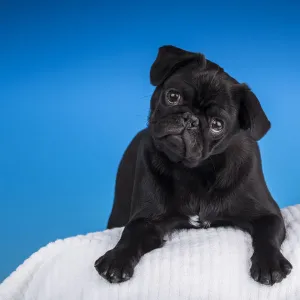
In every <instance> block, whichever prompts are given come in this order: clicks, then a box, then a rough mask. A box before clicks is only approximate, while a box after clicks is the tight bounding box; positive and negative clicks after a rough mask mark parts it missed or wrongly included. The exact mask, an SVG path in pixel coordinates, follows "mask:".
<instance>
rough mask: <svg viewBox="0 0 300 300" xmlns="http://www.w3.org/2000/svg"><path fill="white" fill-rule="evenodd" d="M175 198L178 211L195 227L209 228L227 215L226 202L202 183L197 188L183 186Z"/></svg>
mask: <svg viewBox="0 0 300 300" xmlns="http://www.w3.org/2000/svg"><path fill="white" fill-rule="evenodd" d="M175 199H176V201H175V203H176V204H175V206H176V208H175V209H176V212H177V213H178V214H180V215H181V216H182V217H183V218H185V219H186V220H187V221H188V224H189V226H190V227H193V228H209V227H210V226H211V225H212V224H213V223H214V222H216V221H218V220H220V219H222V218H223V217H224V216H225V215H226V210H227V209H226V204H225V203H224V202H223V201H222V200H221V199H218V198H216V197H214V194H213V193H209V192H208V191H207V190H206V189H205V187H203V186H201V185H199V186H198V188H197V189H196V190H191V189H187V188H186V187H184V186H182V187H181V188H179V189H178V190H177V195H176V197H175Z"/></svg>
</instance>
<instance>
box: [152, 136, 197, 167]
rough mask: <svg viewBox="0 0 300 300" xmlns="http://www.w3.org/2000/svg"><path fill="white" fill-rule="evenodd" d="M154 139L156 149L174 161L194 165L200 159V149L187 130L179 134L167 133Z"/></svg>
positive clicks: (188, 165)
mask: <svg viewBox="0 0 300 300" xmlns="http://www.w3.org/2000/svg"><path fill="white" fill-rule="evenodd" d="M155 140H156V146H157V149H158V150H159V151H161V152H163V153H164V154H165V155H166V156H167V157H168V158H169V160H170V161H172V162H174V163H182V164H183V165H186V166H187V167H194V166H196V165H197V164H198V163H199V161H200V160H201V150H200V149H198V147H196V145H195V144H196V143H195V141H194V139H193V138H192V137H191V135H190V133H189V132H188V131H184V132H183V133H181V134H167V135H165V136H163V137H160V138H156V139H155Z"/></svg>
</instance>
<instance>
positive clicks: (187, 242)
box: [0, 205, 300, 300]
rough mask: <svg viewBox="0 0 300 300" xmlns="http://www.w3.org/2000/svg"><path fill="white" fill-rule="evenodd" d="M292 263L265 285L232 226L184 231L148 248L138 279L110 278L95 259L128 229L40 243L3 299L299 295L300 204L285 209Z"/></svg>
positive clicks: (229, 299)
mask: <svg viewBox="0 0 300 300" xmlns="http://www.w3.org/2000/svg"><path fill="white" fill-rule="evenodd" d="M282 213H283V216H284V219H285V222H286V227H287V238H286V240H285V242H284V244H283V246H282V250H283V253H284V255H285V256H286V258H287V259H288V260H289V261H290V262H291V263H292V264H293V270H292V273H291V274H290V275H289V276H288V277H287V278H286V279H285V280H283V281H282V282H281V283H279V284H275V285H274V286H272V287H270V286H264V285H261V284H259V283H257V282H255V281H254V280H252V278H251V277H250V275H249V268H250V257H251V255H252V246H251V238H250V236H249V235H248V234H245V233H243V232H242V231H240V230H235V229H233V228H228V229H225V228H218V229H215V228H210V229H206V230H203V229H202V230H199V229H198V230H197V229H192V230H183V231H180V232H177V233H174V234H173V235H172V238H170V239H168V241H167V242H166V244H165V246H164V247H163V248H160V249H157V250H155V251H153V252H150V253H148V254H146V255H145V256H144V257H143V258H142V259H141V261H140V263H139V264H138V265H137V267H136V269H135V273H134V276H133V278H132V279H131V280H129V281H127V282H124V283H121V284H109V283H108V282H107V281H105V280H104V279H103V278H102V277H100V276H99V275H98V273H97V272H96V270H95V269H94V266H93V265H94V261H95V260H96V259H97V258H98V257H99V256H100V255H102V254H104V253H105V252H106V251H107V250H109V249H111V248H112V247H113V246H114V245H115V244H116V243H117V241H118V239H119V237H120V234H121V232H122V228H117V229H113V230H106V231H104V232H97V233H91V234H88V235H86V236H76V237H72V238H68V239H65V240H58V241H56V242H55V243H50V244H48V245H47V246H46V247H44V248H41V249H40V250H39V251H38V252H36V253H35V254H33V255H32V256H31V257H30V258H29V259H27V260H26V261H25V262H24V264H23V265H21V266H20V267H19V268H18V269H17V270H16V271H15V272H14V273H12V274H11V275H10V276H9V277H8V278H7V279H6V280H5V281H4V282H3V283H2V284H1V286H0V299H1V300H79V299H80V300H106V299H109V300H117V299H122V300H123V299H124V300H125V299H128V300H168V299H172V300H179V299H180V300H192V299H195V300H196V299H197V300H201V299H203V300H208V299H210V300H216V299H218V300H223V299H224V300H235V299H237V300H243V299H247V300H248V299H249V300H250V299H253V300H259V299H261V300H267V299H270V300H276V299H288V300H299V299H300V205H295V206H290V207H287V208H284V209H283V210H282Z"/></svg>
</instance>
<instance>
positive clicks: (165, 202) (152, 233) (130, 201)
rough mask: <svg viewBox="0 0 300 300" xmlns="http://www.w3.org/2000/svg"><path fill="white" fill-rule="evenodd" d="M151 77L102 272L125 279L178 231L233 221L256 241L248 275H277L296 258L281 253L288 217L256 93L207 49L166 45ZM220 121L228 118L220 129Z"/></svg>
mask: <svg viewBox="0 0 300 300" xmlns="http://www.w3.org/2000/svg"><path fill="white" fill-rule="evenodd" d="M150 78H151V83H152V84H153V85H155V86H156V89H155V91H154V93H153V96H152V99H151V104H150V107H151V109H150V114H149V125H148V127H147V128H146V129H144V130H142V131H141V132H139V133H138V134H137V135H136V136H135V137H134V139H133V140H132V142H131V143H130V145H129V146H128V148H127V149H126V151H125V153H124V156H123V158H122V160H121V163H120V166H119V169H118V174H117V180H116V188H115V200H114V205H113V209H112V213H111V216H110V218H109V222H108V228H113V227H121V226H125V229H124V231H123V234H122V237H121V239H120V241H119V242H118V244H117V245H116V246H115V248H114V249H112V250H110V251H108V252H107V253H106V254H105V255H103V256H102V257H100V258H99V259H98V260H97V261H96V263H95V267H96V269H97V271H98V272H99V274H100V275H101V276H103V277H104V278H106V279H107V280H108V281H110V282H122V281H125V280H128V279H129V278H131V277H132V275H133V271H134V267H135V265H136V264H137V263H138V261H139V260H140V258H141V257H142V256H143V255H144V254H145V253H147V252H149V251H152V250H154V249H156V248H158V247H161V246H163V243H164V236H165V235H166V234H168V233H170V232H172V231H173V230H176V229H182V228H207V227H217V226H236V227H238V228H240V229H242V230H245V231H247V232H249V233H250V234H251V236H252V238H253V248H254V253H253V256H252V258H251V260H252V266H251V270H250V274H251V276H252V277H253V278H254V279H255V280H256V281H258V282H260V283H263V284H268V285H272V284H274V283H276V282H280V281H281V280H282V279H283V278H284V277H286V276H287V275H288V274H289V273H290V271H291V269H292V265H291V264H290V263H289V262H288V261H287V260H286V259H285V258H284V257H283V255H282V254H281V252H280V247H281V244H282V242H283V240H284V238H285V227H284V222H283V218H282V216H281V213H280V209H279V207H278V206H277V204H276V202H275V201H274V200H273V198H272V196H271V194H270V192H269V190H268V188H267V186H266V183H265V179H264V175H263V172H262V166H261V157H260V152H259V147H258V144H257V141H258V140H259V139H261V138H262V137H263V136H264V135H265V134H266V133H267V132H268V130H269V128H270V122H269V120H268V119H267V117H266V115H265V113H264V111H263V109H262V107H261V105H260V103H259V101H258V99H257V98H256V96H255V95H254V93H253V92H252V91H251V90H250V89H249V87H248V86H246V85H245V84H240V83H238V82H237V81H236V80H235V79H233V78H232V77H230V76H229V75H228V74H227V73H225V72H224V70H223V69H222V68H221V67H219V66H218V65H217V64H215V63H213V62H211V61H209V60H207V59H206V58H205V57H204V56H203V55H202V54H199V53H193V52H187V51H184V50H182V49H179V48H176V47H173V46H164V47H161V48H160V49H159V52H158V56H157V58H156V60H155V62H154V63H153V65H152V68H151V74H150ZM169 89H171V91H170V90H169ZM174 89H175V90H174ZM174 91H176V93H177V94H176V95H175V96H174ZM178 93H179V96H178ZM174 97H175V98H176V99H177V100H178V99H179V100H178V102H176V101H177V100H176V101H175V102H174ZM170 99H171V100H172V101H173V102H172V101H171V100H170ZM170 101H171V102H170ZM174 103H175V104H174ZM214 118H217V119H214ZM213 120H215V121H216V120H219V121H220V120H221V124H223V129H221V130H220V131H218V130H219V129H218V130H217V133H216V131H215V130H216V127H215V126H216V125H213ZM218 124H219V123H218ZM218 126H219V125H218ZM221 127H222V125H221ZM192 216H193V220H194V221H193V222H192V221H191V219H190V217H192ZM195 216H196V219H195Z"/></svg>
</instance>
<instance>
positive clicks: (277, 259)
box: [250, 215, 292, 285]
mask: <svg viewBox="0 0 300 300" xmlns="http://www.w3.org/2000/svg"><path fill="white" fill-rule="evenodd" d="M252 226H253V227H252V232H251V234H252V238H253V248H254V252H253V255H252V257H251V261H252V266H251V269H250V273H251V276H252V278H253V279H254V280H256V281H257V282H260V283H262V284H266V285H273V284H274V283H276V282H280V281H282V280H283V279H284V278H285V277H286V276H287V275H288V274H289V273H290V272H291V270H292V265H291V263H290V262H289V261H288V260H287V259H286V258H285V257H284V256H283V255H282V253H281V252H280V247H281V244H282V242H283V240H284V238H285V227H284V222H283V219H282V218H281V217H279V216H277V215H268V216H264V217H260V218H258V219H256V220H254V221H253V222H252Z"/></svg>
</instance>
